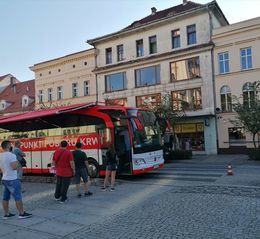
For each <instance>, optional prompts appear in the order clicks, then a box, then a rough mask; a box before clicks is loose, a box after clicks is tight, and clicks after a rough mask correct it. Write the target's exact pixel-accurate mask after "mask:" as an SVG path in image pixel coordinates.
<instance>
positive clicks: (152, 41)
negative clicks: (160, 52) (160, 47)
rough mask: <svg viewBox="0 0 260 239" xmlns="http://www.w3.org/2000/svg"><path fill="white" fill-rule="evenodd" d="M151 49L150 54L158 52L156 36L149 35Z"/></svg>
mask: <svg viewBox="0 0 260 239" xmlns="http://www.w3.org/2000/svg"><path fill="white" fill-rule="evenodd" d="M149 51H150V54H154V53H156V52H157V40H156V36H151V37H149Z"/></svg>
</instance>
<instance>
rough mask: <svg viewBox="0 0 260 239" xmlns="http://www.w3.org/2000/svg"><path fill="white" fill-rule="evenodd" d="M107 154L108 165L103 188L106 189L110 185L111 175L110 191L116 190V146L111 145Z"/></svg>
mask: <svg viewBox="0 0 260 239" xmlns="http://www.w3.org/2000/svg"><path fill="white" fill-rule="evenodd" d="M106 156H107V166H106V176H105V180H104V186H103V187H102V190H103V191H105V190H106V189H107V187H108V180H109V177H110V176H111V183H110V186H111V187H110V191H112V192H113V191H115V181H116V170H117V160H116V152H115V148H114V147H113V146H112V145H110V146H109V147H108V150H107V152H106Z"/></svg>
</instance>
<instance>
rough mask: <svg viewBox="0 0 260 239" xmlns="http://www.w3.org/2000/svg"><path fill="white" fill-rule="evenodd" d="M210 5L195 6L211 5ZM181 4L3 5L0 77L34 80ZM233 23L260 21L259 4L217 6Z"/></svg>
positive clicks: (225, 0)
mask: <svg viewBox="0 0 260 239" xmlns="http://www.w3.org/2000/svg"><path fill="white" fill-rule="evenodd" d="M210 1H211V0H193V2H197V3H201V4H204V3H208V2H210ZM182 2H183V1H182V0H0V16H1V20H0V76H2V75H5V74H9V73H10V74H12V75H13V76H15V77H16V78H17V79H18V80H20V81H26V80H31V79H34V73H33V72H32V71H31V70H30V69H29V67H30V66H33V65H34V64H37V63H40V62H43V61H47V60H51V59H54V58H57V57H62V56H65V55H67V54H71V53H74V52H78V51H82V50H86V49H89V48H91V46H90V45H88V44H87V43H86V41H87V40H88V39H92V38H96V37H99V36H103V35H106V34H109V33H112V32H115V31H118V30H120V29H122V28H124V27H126V26H128V25H129V24H131V23H132V22H134V21H135V20H138V19H141V18H143V17H145V16H147V15H149V14H150V13H151V7H156V8H157V11H160V10H163V9H166V8H169V7H172V6H176V5H179V4H181V3H182ZM217 3H218V4H219V6H220V8H221V9H222V11H223V13H224V15H225V16H226V18H227V19H228V21H229V23H230V24H232V23H235V22H239V21H243V20H246V19H250V18H254V17H258V16H260V12H259V9H260V0H217Z"/></svg>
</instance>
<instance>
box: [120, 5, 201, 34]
mask: <svg viewBox="0 0 260 239" xmlns="http://www.w3.org/2000/svg"><path fill="white" fill-rule="evenodd" d="M201 6H203V5H202V4H199V3H195V2H191V1H187V3H186V4H180V5H177V6H174V7H170V8H167V9H164V10H161V11H158V12H155V13H154V14H151V15H149V16H146V17H144V18H142V19H140V20H137V21H134V22H133V23H132V24H130V25H129V26H127V27H126V28H124V29H131V28H134V27H135V26H140V25H144V24H147V23H150V22H153V21H156V20H160V19H163V18H166V17H169V16H173V15H177V14H180V13H183V12H186V11H189V10H192V9H195V8H198V7H201Z"/></svg>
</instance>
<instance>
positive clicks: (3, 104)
mask: <svg viewBox="0 0 260 239" xmlns="http://www.w3.org/2000/svg"><path fill="white" fill-rule="evenodd" d="M5 109H6V101H5V100H1V101H0V110H5Z"/></svg>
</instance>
